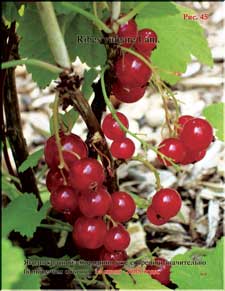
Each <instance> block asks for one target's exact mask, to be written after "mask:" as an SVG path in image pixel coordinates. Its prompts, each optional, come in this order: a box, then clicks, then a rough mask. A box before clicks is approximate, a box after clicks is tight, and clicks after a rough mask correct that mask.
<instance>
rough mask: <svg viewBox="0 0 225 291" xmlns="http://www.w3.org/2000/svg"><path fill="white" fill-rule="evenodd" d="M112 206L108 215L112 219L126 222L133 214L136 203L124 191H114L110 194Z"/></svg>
mask: <svg viewBox="0 0 225 291" xmlns="http://www.w3.org/2000/svg"><path fill="white" fill-rule="evenodd" d="M111 197H112V207H111V209H110V211H109V215H110V216H111V217H112V219H113V220H115V221H118V222H126V221H128V220H129V219H131V217H132V216H133V215H134V212H135V209H136V205H135V203H134V200H133V198H132V197H131V196H130V195H129V194H127V193H126V192H122V191H119V192H114V193H113V194H112V196H111Z"/></svg>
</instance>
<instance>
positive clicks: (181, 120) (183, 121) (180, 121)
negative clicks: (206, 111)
mask: <svg viewBox="0 0 225 291" xmlns="http://www.w3.org/2000/svg"><path fill="white" fill-rule="evenodd" d="M193 118H194V117H193V116H191V115H182V116H180V117H179V119H178V128H177V129H176V130H177V133H178V135H180V134H181V132H182V130H183V128H184V125H185V124H186V123H187V122H188V121H189V120H191V119H193Z"/></svg>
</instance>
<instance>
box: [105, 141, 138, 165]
mask: <svg viewBox="0 0 225 291" xmlns="http://www.w3.org/2000/svg"><path fill="white" fill-rule="evenodd" d="M110 151H111V154H112V155H113V156H114V157H115V158H117V159H124V160H126V159H130V158H131V157H132V156H133V154H134V151H135V145H134V143H133V141H132V140H131V139H129V138H127V137H126V138H124V139H121V140H116V141H113V142H112V144H111V147H110Z"/></svg>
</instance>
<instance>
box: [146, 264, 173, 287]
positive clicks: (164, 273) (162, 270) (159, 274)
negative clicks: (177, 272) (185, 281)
mask: <svg viewBox="0 0 225 291" xmlns="http://www.w3.org/2000/svg"><path fill="white" fill-rule="evenodd" d="M170 267H171V266H170V264H169V262H168V261H167V260H165V259H163V258H156V259H155V262H154V264H153V265H147V267H146V269H145V272H146V273H148V274H149V275H151V277H152V278H153V279H155V280H157V281H159V282H160V283H161V284H163V285H168V284H169V283H170Z"/></svg>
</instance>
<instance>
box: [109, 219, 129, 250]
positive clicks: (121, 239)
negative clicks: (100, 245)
mask: <svg viewBox="0 0 225 291" xmlns="http://www.w3.org/2000/svg"><path fill="white" fill-rule="evenodd" d="M129 244H130V235H129V233H128V232H127V231H126V229H125V228H124V227H123V226H122V225H121V224H120V225H118V226H114V227H112V228H110V229H109V230H108V231H107V234H106V236H105V241H104V246H105V248H106V249H107V250H108V251H109V252H114V251H123V250H125V249H126V248H127V247H128V246H129Z"/></svg>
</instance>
